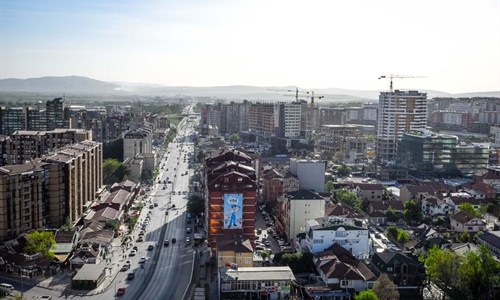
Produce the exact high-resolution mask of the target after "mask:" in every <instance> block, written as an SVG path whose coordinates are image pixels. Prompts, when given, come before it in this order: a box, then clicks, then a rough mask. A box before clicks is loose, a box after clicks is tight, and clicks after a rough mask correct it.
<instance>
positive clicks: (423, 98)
mask: <svg viewBox="0 0 500 300" xmlns="http://www.w3.org/2000/svg"><path fill="white" fill-rule="evenodd" d="M426 122H427V94H426V93H420V92H418V91H400V90H395V91H394V92H381V93H380V96H379V111H378V122H377V138H376V141H377V143H376V152H377V158H378V160H379V162H381V163H394V162H395V160H396V155H397V147H398V141H399V139H401V138H402V137H403V134H404V133H405V132H408V131H411V130H417V129H425V126H426Z"/></svg>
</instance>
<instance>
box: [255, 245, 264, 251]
mask: <svg viewBox="0 0 500 300" xmlns="http://www.w3.org/2000/svg"><path fill="white" fill-rule="evenodd" d="M255 250H261V251H262V250H264V247H262V246H259V245H257V246H255Z"/></svg>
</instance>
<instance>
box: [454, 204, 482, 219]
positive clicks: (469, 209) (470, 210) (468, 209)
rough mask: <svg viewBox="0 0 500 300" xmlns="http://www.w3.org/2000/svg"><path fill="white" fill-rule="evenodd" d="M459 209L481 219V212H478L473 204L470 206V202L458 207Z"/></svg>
mask: <svg viewBox="0 0 500 300" xmlns="http://www.w3.org/2000/svg"><path fill="white" fill-rule="evenodd" d="M458 208H459V209H460V210H461V211H464V212H466V213H468V214H470V215H472V216H474V217H476V218H479V217H481V215H480V213H479V211H477V210H476V209H475V208H474V206H472V204H470V203H469V202H464V203H462V204H460V205H458Z"/></svg>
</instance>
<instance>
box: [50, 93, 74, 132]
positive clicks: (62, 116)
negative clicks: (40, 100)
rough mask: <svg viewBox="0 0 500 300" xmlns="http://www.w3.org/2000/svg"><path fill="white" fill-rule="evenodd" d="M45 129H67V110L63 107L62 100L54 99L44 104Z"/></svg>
mask: <svg viewBox="0 0 500 300" xmlns="http://www.w3.org/2000/svg"><path fill="white" fill-rule="evenodd" d="M45 114H46V116H47V122H46V123H47V128H46V129H45V130H54V129H56V128H69V110H68V109H67V108H66V107H65V105H64V100H63V98H54V99H53V100H48V101H47V103H46V112H45Z"/></svg>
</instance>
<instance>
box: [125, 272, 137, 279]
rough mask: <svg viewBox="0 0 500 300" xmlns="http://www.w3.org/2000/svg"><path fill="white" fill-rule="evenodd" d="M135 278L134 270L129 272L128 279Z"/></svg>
mask: <svg viewBox="0 0 500 300" xmlns="http://www.w3.org/2000/svg"><path fill="white" fill-rule="evenodd" d="M134 278H135V273H134V272H130V273H128V274H127V279H128V280H132V279H134Z"/></svg>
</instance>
